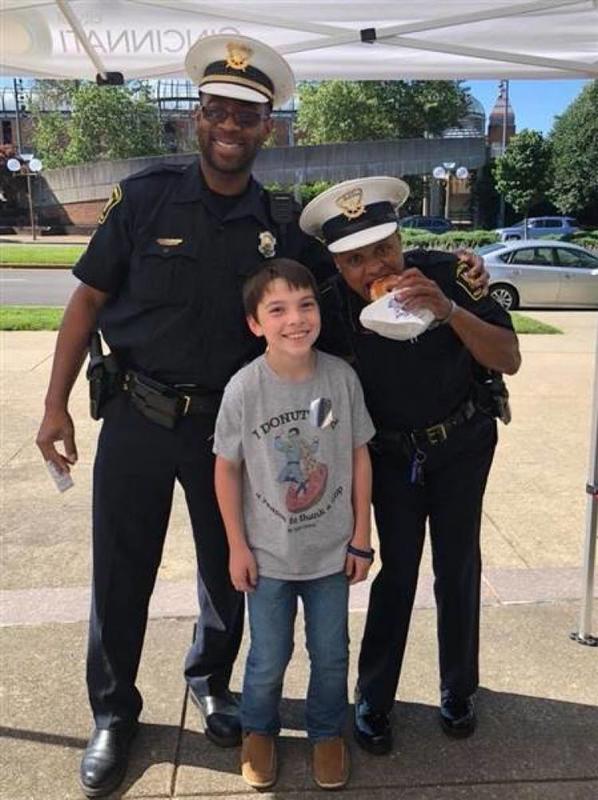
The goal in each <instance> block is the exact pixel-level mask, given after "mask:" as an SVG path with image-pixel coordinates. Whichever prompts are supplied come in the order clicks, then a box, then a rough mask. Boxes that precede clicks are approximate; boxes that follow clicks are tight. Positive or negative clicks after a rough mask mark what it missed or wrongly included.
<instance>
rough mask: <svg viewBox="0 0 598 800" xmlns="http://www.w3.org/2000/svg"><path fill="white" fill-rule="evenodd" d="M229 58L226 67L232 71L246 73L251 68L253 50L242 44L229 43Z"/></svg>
mask: <svg viewBox="0 0 598 800" xmlns="http://www.w3.org/2000/svg"><path fill="white" fill-rule="evenodd" d="M226 49H227V52H228V57H227V59H226V66H227V67H229V68H230V69H239V70H241V71H242V72H245V70H246V69H247V67H248V66H249V59H250V58H251V56H252V55H253V50H252V49H251V48H250V47H247V45H244V44H241V43H240V42H229V43H228V44H227V45H226Z"/></svg>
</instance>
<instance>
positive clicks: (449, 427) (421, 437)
mask: <svg viewBox="0 0 598 800" xmlns="http://www.w3.org/2000/svg"><path fill="white" fill-rule="evenodd" d="M476 410H477V409H476V406H475V403H474V402H473V400H472V399H471V398H468V399H467V400H465V402H464V403H462V405H460V406H459V408H457V409H456V410H455V411H454V412H453V413H452V414H450V415H449V416H448V417H447V418H446V419H444V420H443V421H442V422H438V423H437V424H436V425H430V427H429V428H420V429H419V430H415V431H389V430H382V431H379V432H378V433H377V434H376V438H375V440H374V443H375V442H376V441H378V442H379V443H380V444H382V445H384V444H392V445H395V446H396V445H399V446H402V447H404V448H408V449H411V448H415V449H420V448H421V447H428V446H430V445H437V444H442V442H445V441H446V440H447V439H448V437H449V435H450V433H451V431H453V430H455V428H458V427H459V426H460V425H463V424H464V423H465V422H467V421H468V420H470V419H471V418H472V417H473V415H474V414H475V413H476Z"/></svg>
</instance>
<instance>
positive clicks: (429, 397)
mask: <svg viewBox="0 0 598 800" xmlns="http://www.w3.org/2000/svg"><path fill="white" fill-rule="evenodd" d="M405 267H406V268H407V267H418V268H419V269H420V271H421V272H422V273H423V274H424V275H426V276H427V277H428V278H431V279H432V280H434V281H436V283H437V284H438V285H439V286H440V288H441V289H442V291H443V292H444V293H445V294H446V296H447V297H449V298H451V299H453V300H454V301H455V302H456V303H457V304H458V305H459V306H461V307H462V308H464V309H466V310H467V311H470V312H471V313H472V314H475V315H476V316H478V317H480V319H483V320H485V321H486V322H489V323H491V324H493V325H498V326H500V327H502V328H507V329H509V330H512V329H513V326H512V323H511V318H510V316H509V314H508V313H507V312H506V311H505V310H504V309H503V308H502V307H501V306H499V305H498V303H496V302H495V301H494V300H493V299H492V298H491V297H489V296H488V295H485V296H481V294H480V292H478V291H475V290H473V289H471V288H470V287H469V285H468V283H467V281H466V280H465V279H464V278H463V277H462V276H459V274H458V273H459V271H460V270H459V268H458V261H457V258H456V257H455V256H453V255H451V254H450V253H442V252H435V251H427V250H412V251H409V252H407V253H405ZM322 305H323V314H322V316H323V320H324V323H325V324H324V327H323V330H322V337H321V342H320V346H321V347H322V348H323V349H325V350H328V351H330V352H334V353H336V354H337V355H342V356H345V357H349V359H350V361H351V364H352V366H353V367H354V369H355V370H356V372H357V374H358V375H359V377H360V379H361V382H362V385H363V389H364V393H365V399H366V403H367V407H368V410H369V412H370V415H371V417H372V420H373V422H374V425H375V427H376V430H379V431H381V430H394V431H411V430H418V429H420V428H426V427H428V426H429V425H434V424H436V423H438V422H441V421H442V420H444V419H446V418H447V417H448V416H449V414H451V413H452V412H453V411H454V410H456V409H457V408H458V407H459V405H460V404H461V403H462V402H463V401H464V400H465V399H466V398H467V396H468V394H469V392H470V390H471V385H472V381H473V367H474V364H475V362H474V360H473V357H472V356H471V354H470V352H469V350H467V348H466V347H465V346H464V344H463V343H462V342H461V340H460V339H459V337H458V336H457V335H456V334H455V333H454V332H453V331H452V329H451V327H450V325H438V326H436V327H433V328H429V329H428V330H427V331H425V332H424V333H423V334H422V335H421V336H419V337H418V338H417V339H414V340H411V341H406V342H403V341H397V340H393V339H388V338H385V337H383V336H380V335H378V334H377V333H374V332H373V331H370V330H367V329H366V328H364V327H363V326H362V325H361V324H360V322H359V314H360V312H361V310H362V308H363V307H364V306H365V305H366V302H365V300H363V299H362V298H361V297H360V296H359V295H358V294H356V293H355V292H353V291H352V290H351V289H349V287H348V286H347V285H346V284H345V282H344V281H343V279H342V278H341V277H340V275H338V276H335V277H334V278H332V279H331V281H329V283H328V285H327V286H325V287H324V288H323V291H322Z"/></svg>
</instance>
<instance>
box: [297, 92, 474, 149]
mask: <svg viewBox="0 0 598 800" xmlns="http://www.w3.org/2000/svg"><path fill="white" fill-rule="evenodd" d="M467 100H468V98H467V91H466V90H465V89H463V88H461V84H460V82H459V81H326V82H324V83H319V84H316V83H302V84H300V85H299V101H300V103H299V111H298V115H297V128H298V131H299V133H300V135H301V137H302V141H303V142H304V143H305V144H330V143H333V142H355V141H367V140H375V139H398V138H400V139H409V138H415V137H420V136H423V135H424V133H426V132H427V133H434V134H438V133H440V132H441V131H442V130H444V129H445V128H447V127H450V126H452V125H456V124H457V123H458V120H459V119H460V118H461V117H462V116H463V114H464V113H465V112H466V110H467Z"/></svg>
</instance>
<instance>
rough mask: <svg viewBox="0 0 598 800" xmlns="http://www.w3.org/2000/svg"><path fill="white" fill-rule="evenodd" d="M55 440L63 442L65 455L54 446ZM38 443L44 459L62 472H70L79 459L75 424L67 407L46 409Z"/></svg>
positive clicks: (37, 439) (38, 434)
mask: <svg viewBox="0 0 598 800" xmlns="http://www.w3.org/2000/svg"><path fill="white" fill-rule="evenodd" d="M55 442H62V443H63V445H64V455H63V454H62V453H60V452H58V450H57V449H56V448H55V447H54V443H55ZM35 443H36V445H37V446H38V447H39V449H40V450H41V453H42V456H43V457H44V461H51V462H52V463H53V464H54V466H55V467H56V468H57V469H58V470H60V472H70V471H71V470H70V468H71V466H72V465H73V464H75V463H76V461H77V447H76V445H75V426H74V425H73V420H72V419H71V415H70V414H69V413H68V411H67V410H66V409H64V410H60V411H46V413H45V415H44V418H43V420H42V424H41V425H40V428H39V431H38V432H37V438H36V440H35Z"/></svg>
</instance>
